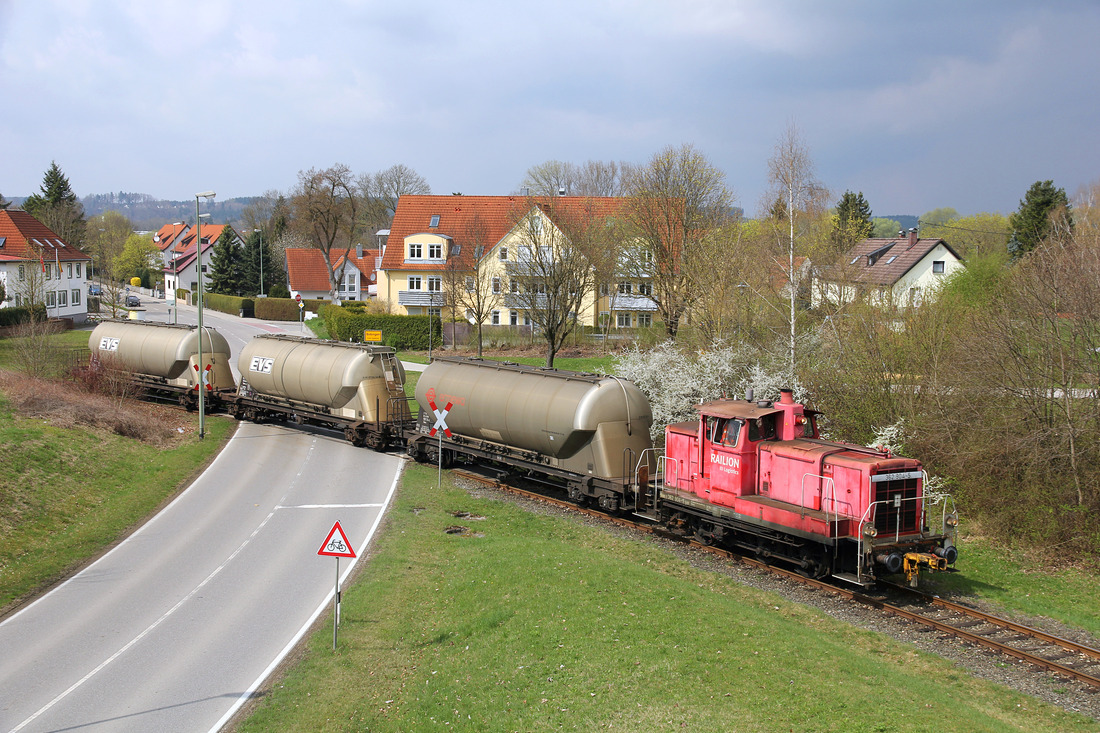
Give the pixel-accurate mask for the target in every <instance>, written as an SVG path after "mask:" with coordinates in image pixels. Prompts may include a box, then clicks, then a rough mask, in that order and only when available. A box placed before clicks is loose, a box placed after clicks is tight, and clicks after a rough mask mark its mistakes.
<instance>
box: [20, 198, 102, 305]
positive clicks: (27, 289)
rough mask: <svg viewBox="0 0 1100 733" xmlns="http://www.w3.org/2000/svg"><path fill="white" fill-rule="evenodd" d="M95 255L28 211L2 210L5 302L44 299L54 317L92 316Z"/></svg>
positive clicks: (29, 302) (24, 303)
mask: <svg viewBox="0 0 1100 733" xmlns="http://www.w3.org/2000/svg"><path fill="white" fill-rule="evenodd" d="M91 264H92V258H91V257H90V256H88V255H86V254H84V252H82V251H81V250H79V249H77V248H76V247H73V246H70V245H69V244H67V243H66V242H64V241H63V240H62V239H61V238H60V237H58V236H57V235H56V234H54V233H53V231H52V230H51V229H50V228H49V227H47V226H46V225H45V224H43V223H42V222H40V221H38V220H37V219H35V218H34V217H33V216H31V215H30V214H28V213H27V212H25V211H20V210H18V209H17V210H15V211H8V210H0V281H2V282H3V283H4V291H5V293H6V296H5V298H6V299H5V300H4V302H3V303H0V307H7V306H19V305H28V304H32V303H44V304H45V306H46V313H47V314H48V315H49V316H50V317H51V318H71V319H72V320H73V322H74V323H83V322H84V321H86V320H87V319H88V303H87V293H88V280H89V276H90V275H91V273H90V272H89V268H90V267H91Z"/></svg>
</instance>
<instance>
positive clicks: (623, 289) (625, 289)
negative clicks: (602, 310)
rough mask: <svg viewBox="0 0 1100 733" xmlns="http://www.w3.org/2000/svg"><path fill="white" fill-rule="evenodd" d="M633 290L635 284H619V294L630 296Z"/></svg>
mask: <svg viewBox="0 0 1100 733" xmlns="http://www.w3.org/2000/svg"><path fill="white" fill-rule="evenodd" d="M633 290H634V284H633V283H628V282H627V283H619V293H620V294H622V295H630V293H631V292H632V291H633Z"/></svg>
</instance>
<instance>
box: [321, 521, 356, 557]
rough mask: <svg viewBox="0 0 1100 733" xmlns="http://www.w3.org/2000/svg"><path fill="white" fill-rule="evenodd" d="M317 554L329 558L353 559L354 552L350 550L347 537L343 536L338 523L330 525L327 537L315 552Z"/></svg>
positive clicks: (341, 528) (342, 529) (342, 530)
mask: <svg viewBox="0 0 1100 733" xmlns="http://www.w3.org/2000/svg"><path fill="white" fill-rule="evenodd" d="M317 554H318V555H328V556H329V557H355V550H353V549H352V548H351V543H350V542H348V536H347V535H346V534H344V528H343V527H341V526H340V523H339V522H337V523H336V524H334V525H332V529H330V530H329V533H328V537H326V538H325V541H324V542H322V543H321V549H319V550H317Z"/></svg>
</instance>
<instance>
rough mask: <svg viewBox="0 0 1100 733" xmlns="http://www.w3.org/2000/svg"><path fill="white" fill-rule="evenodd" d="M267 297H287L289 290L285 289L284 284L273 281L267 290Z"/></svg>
mask: <svg viewBox="0 0 1100 733" xmlns="http://www.w3.org/2000/svg"><path fill="white" fill-rule="evenodd" d="M267 297H269V298H289V297H290V291H289V290H287V287H286V285H283V284H282V283H275V284H274V285H272V286H271V289H269V290H268V291H267Z"/></svg>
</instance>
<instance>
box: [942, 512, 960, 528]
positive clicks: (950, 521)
mask: <svg viewBox="0 0 1100 733" xmlns="http://www.w3.org/2000/svg"><path fill="white" fill-rule="evenodd" d="M943 523H944V524H946V525H947V526H948V527H958V526H959V515H958V514H955V513H954V512H952V513H951V514H948V515H947V517H946V518H945V519H944V520H943Z"/></svg>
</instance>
